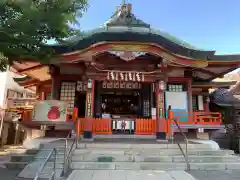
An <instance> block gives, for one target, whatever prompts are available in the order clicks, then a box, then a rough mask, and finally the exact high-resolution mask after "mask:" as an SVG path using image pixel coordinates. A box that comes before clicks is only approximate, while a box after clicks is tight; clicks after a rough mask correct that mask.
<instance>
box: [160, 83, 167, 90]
mask: <svg viewBox="0 0 240 180" xmlns="http://www.w3.org/2000/svg"><path fill="white" fill-rule="evenodd" d="M165 88H166V86H165V82H164V81H160V82H159V89H160V90H162V91H164V90H165Z"/></svg>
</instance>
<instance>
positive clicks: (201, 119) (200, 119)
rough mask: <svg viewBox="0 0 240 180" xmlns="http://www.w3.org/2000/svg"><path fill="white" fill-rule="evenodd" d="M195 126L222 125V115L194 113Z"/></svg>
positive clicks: (216, 113) (217, 113)
mask: <svg viewBox="0 0 240 180" xmlns="http://www.w3.org/2000/svg"><path fill="white" fill-rule="evenodd" d="M193 120H194V123H195V124H211V125H214V124H217V125H218V124H222V115H221V113H219V112H194V113H193Z"/></svg>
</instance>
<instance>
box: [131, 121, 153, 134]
mask: <svg viewBox="0 0 240 180" xmlns="http://www.w3.org/2000/svg"><path fill="white" fill-rule="evenodd" d="M135 124H136V129H135V134H141V135H143V134H145V135H153V134H155V133H156V120H154V119H136V121H135Z"/></svg>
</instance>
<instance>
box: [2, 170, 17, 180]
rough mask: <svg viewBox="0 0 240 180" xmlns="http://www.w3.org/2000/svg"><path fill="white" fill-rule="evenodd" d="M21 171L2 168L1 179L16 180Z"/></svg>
mask: <svg viewBox="0 0 240 180" xmlns="http://www.w3.org/2000/svg"><path fill="white" fill-rule="evenodd" d="M20 171H21V170H10V169H6V168H2V167H0V179H2V180H14V179H15V178H16V177H17V175H18V173H19V172H20Z"/></svg>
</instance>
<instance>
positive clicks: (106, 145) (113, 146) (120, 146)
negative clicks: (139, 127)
mask: <svg viewBox="0 0 240 180" xmlns="http://www.w3.org/2000/svg"><path fill="white" fill-rule="evenodd" d="M180 145H181V147H182V148H185V146H186V145H185V144H180ZM78 147H79V148H104V149H108V148H109V149H135V148H137V149H179V147H178V145H177V144H123V143H79V144H78ZM188 148H189V149H212V146H211V145H209V144H188Z"/></svg>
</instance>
